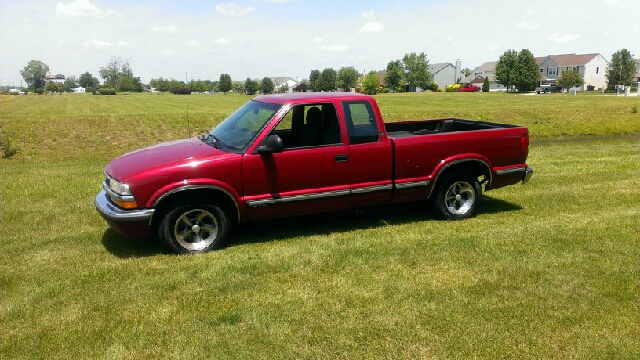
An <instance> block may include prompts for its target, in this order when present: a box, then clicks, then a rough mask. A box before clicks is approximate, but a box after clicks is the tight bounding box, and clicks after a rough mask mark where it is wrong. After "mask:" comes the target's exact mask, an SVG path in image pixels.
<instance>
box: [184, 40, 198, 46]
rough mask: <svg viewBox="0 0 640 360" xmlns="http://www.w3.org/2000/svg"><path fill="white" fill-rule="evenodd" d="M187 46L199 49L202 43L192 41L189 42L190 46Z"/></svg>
mask: <svg viewBox="0 0 640 360" xmlns="http://www.w3.org/2000/svg"><path fill="white" fill-rule="evenodd" d="M187 45H188V46H191V47H198V46H200V41H196V40H191V41H189V44H187Z"/></svg>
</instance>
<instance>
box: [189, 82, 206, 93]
mask: <svg viewBox="0 0 640 360" xmlns="http://www.w3.org/2000/svg"><path fill="white" fill-rule="evenodd" d="M189 88H190V89H191V91H193V92H198V93H201V92H205V91H207V84H206V83H205V82H204V81H202V80H191V81H190V82H189Z"/></svg>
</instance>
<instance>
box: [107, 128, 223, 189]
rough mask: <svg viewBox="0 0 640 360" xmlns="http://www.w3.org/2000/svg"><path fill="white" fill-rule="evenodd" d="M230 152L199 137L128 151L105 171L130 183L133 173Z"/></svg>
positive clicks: (178, 165) (179, 164)
mask: <svg viewBox="0 0 640 360" xmlns="http://www.w3.org/2000/svg"><path fill="white" fill-rule="evenodd" d="M225 155H228V154H227V153H225V152H224V151H222V150H219V149H216V148H214V147H213V146H210V145H207V144H205V143H204V142H202V141H201V140H199V139H197V138H190V139H183V140H176V141H171V142H165V143H160V144H157V145H153V146H149V147H146V148H143V149H139V150H135V151H132V152H129V153H126V154H124V155H122V156H120V157H118V158H116V159H115V160H113V161H111V162H110V163H109V164H108V165H107V166H106V167H105V171H106V172H107V173H108V174H109V175H110V176H112V177H114V178H115V179H117V180H120V181H124V182H127V181H129V179H130V178H131V177H133V176H136V175H139V174H140V173H147V172H149V171H154V170H155V171H157V170H161V169H162V170H167V169H170V168H175V167H181V166H185V164H192V163H194V162H198V161H202V160H203V159H211V160H212V159H213V158H218V157H222V156H225Z"/></svg>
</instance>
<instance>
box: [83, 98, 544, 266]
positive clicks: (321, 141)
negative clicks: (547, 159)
mask: <svg viewBox="0 0 640 360" xmlns="http://www.w3.org/2000/svg"><path fill="white" fill-rule="evenodd" d="M528 148H529V134H528V131H527V129H526V128H524V127H520V126H515V125H504V124H494V123H489V122H479V121H471V120H462V119H453V118H449V119H435V120H423V121H404V122H395V123H387V124H385V123H384V122H383V120H382V116H381V115H380V109H379V108H378V105H377V103H376V101H375V100H374V99H373V98H372V97H370V96H366V95H361V94H356V93H291V94H278V95H267V96H258V97H256V98H254V99H252V100H250V101H249V102H247V103H246V104H245V105H243V106H242V107H241V108H239V109H238V110H237V111H236V112H234V113H233V114H231V115H230V116H229V117H228V118H227V119H225V120H224V121H222V122H221V123H220V124H219V125H217V126H216V127H215V128H214V129H213V130H211V131H210V132H207V133H205V134H204V135H202V136H200V137H198V138H190V139H184V140H177V141H172V142H167V143H162V144H158V145H155V146H151V147H148V148H144V149H141V150H137V151H133V152H130V153H128V154H125V155H122V156H120V157H118V158H117V159H115V160H113V161H112V162H111V163H109V164H108V165H107V166H106V168H105V177H106V178H105V180H104V182H103V190H102V191H101V192H100V193H99V194H98V196H97V197H96V199H95V206H96V209H97V210H98V212H99V213H100V215H102V217H103V218H104V219H105V220H106V221H107V222H108V223H109V225H111V227H112V228H113V229H114V230H115V231H116V232H118V233H119V234H121V235H123V236H125V237H144V236H149V235H155V234H158V235H159V237H160V238H161V239H163V240H164V242H166V244H167V245H168V246H169V247H170V249H171V250H172V251H174V252H177V253H197V252H204V251H209V250H212V249H217V248H220V247H221V246H222V245H223V243H224V240H225V238H226V237H227V236H228V234H229V230H230V228H231V227H232V226H233V225H235V224H239V223H244V222H248V221H255V220H263V219H269V218H276V217H285V216H292V215H300V214H310V213H318V212H324V211H334V210H344V209H349V208H357V207H364V206H369V205H375V204H384V203H402V202H408V201H416V200H428V199H429V200H430V201H429V203H431V204H432V206H433V208H434V209H435V213H436V214H437V216H439V217H440V218H443V219H450V220H459V219H465V218H468V217H471V216H473V215H474V214H475V213H476V211H477V209H478V205H479V203H480V200H481V198H482V191H483V187H484V191H487V190H491V189H497V188H500V187H503V186H506V185H511V184H516V183H519V182H526V181H528V180H529V178H530V177H531V175H532V174H533V169H531V168H530V167H528V166H527V164H526V159H527V155H528Z"/></svg>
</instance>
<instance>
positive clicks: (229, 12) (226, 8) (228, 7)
mask: <svg viewBox="0 0 640 360" xmlns="http://www.w3.org/2000/svg"><path fill="white" fill-rule="evenodd" d="M216 11H217V12H219V13H220V14H222V15H224V16H236V15H237V16H243V15H246V14H248V13H250V12H252V11H255V8H254V7H253V6H247V7H244V8H243V7H240V6H238V5H236V4H234V3H232V2H230V3H228V4H218V5H216Z"/></svg>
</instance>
